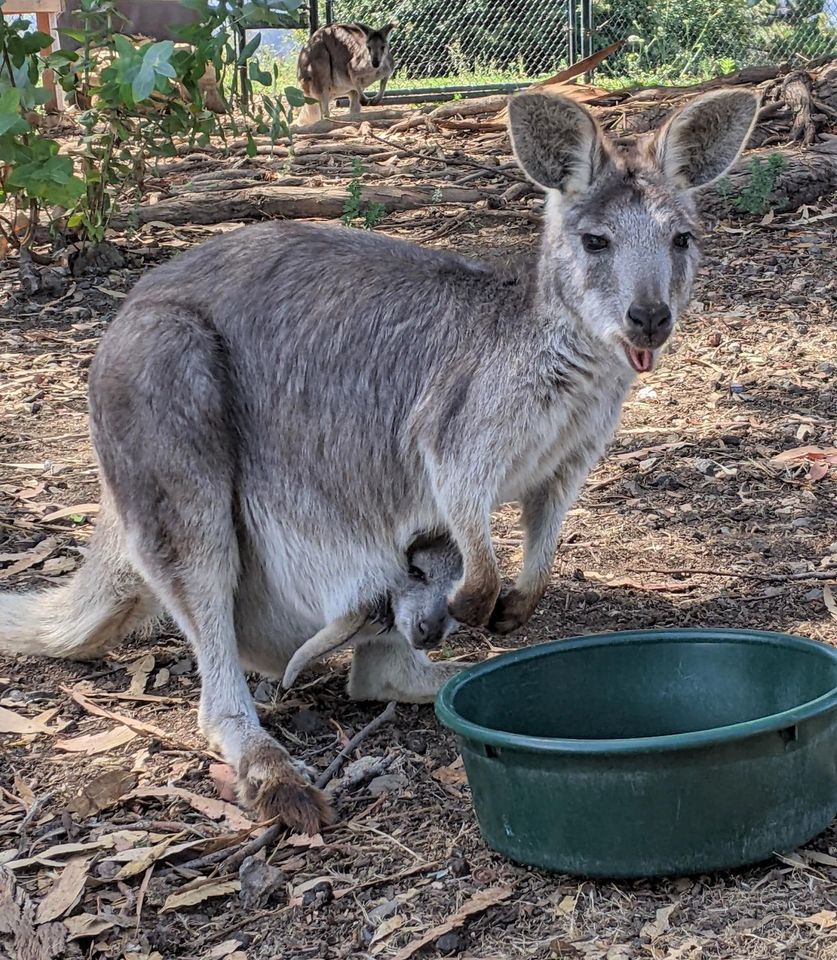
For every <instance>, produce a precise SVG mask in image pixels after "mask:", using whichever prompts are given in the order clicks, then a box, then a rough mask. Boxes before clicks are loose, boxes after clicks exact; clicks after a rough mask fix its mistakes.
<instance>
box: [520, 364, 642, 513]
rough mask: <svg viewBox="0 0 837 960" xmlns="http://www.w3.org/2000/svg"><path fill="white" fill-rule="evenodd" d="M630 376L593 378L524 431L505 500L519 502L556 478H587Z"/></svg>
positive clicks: (540, 413)
mask: <svg viewBox="0 0 837 960" xmlns="http://www.w3.org/2000/svg"><path fill="white" fill-rule="evenodd" d="M630 382H631V378H630V377H629V376H620V375H619V374H614V375H613V376H609V377H605V376H601V377H597V378H595V379H591V380H590V381H587V382H586V383H584V384H580V385H579V388H578V389H576V390H570V391H566V392H565V393H564V394H561V395H557V396H556V397H555V400H554V402H553V403H551V404H549V405H547V406H546V407H545V408H544V409H543V410H542V411H538V412H537V413H535V414H534V415H533V417H532V427H531V428H530V429H529V430H527V431H522V432H523V434H524V436H525V442H524V446H523V447H522V449H521V450H520V451H519V453H518V455H517V456H516V457H514V458H513V459H512V462H511V464H510V470H509V473H508V475H507V476H506V479H505V482H504V484H503V488H502V497H501V499H502V500H503V501H508V500H517V499H519V498H520V497H521V496H525V495H526V494H527V493H528V492H530V491H531V490H533V489H535V488H536V487H538V486H540V485H541V484H542V483H543V482H545V481H547V480H549V479H550V478H551V477H553V476H555V475H557V474H560V473H569V472H571V473H573V474H576V473H579V472H580V473H581V474H582V475H583V476H586V475H587V474H588V473H589V472H590V470H591V469H592V467H593V466H594V465H595V463H596V462H597V461H598V460H599V458H600V457H601V456H602V454H603V453H604V450H605V447H606V445H607V443H608V442H609V441H610V439H611V437H612V436H613V433H614V431H615V430H616V427H617V425H618V423H619V416H620V413H621V410H622V405H623V403H624V401H625V397H626V395H627V393H628V390H629V388H630Z"/></svg>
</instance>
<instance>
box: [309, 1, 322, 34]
mask: <svg viewBox="0 0 837 960" xmlns="http://www.w3.org/2000/svg"><path fill="white" fill-rule="evenodd" d="M319 26H320V4H319V0H308V33H309V34H312V33H314V32H316V30H317V29H318V28H319Z"/></svg>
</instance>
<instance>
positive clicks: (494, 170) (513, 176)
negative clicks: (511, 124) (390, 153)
mask: <svg viewBox="0 0 837 960" xmlns="http://www.w3.org/2000/svg"><path fill="white" fill-rule="evenodd" d="M334 122H335V123H348V122H349V121H344V120H335V121H334ZM366 136H368V137H372V139H373V140H378V141H380V142H381V143H385V144H386V145H387V146H388V147H389V148H390V149H392V150H395V151H397V152H398V153H406V154H407V155H408V156H411V157H418V158H419V160H431V161H433V162H434V163H443V164H445V165H446V166H447V165H448V164H451V163H452V164H454V165H456V164H458V165H459V166H461V167H473V168H474V169H476V170H485V171H487V172H488V173H490V174H495V175H496V174H499V175H500V176H501V177H505V178H506V179H507V180H516V181H518V182H519V183H528V182H529V181H528V180H526V178H525V177H523V176H522V175H521V174H519V173H516V172H514V171H513V170H503V169H502V168H500V167H488V166H486V165H485V164H483V163H477V162H476V160H468V159H467V158H466V157H445V159H444V160H443V159H442V158H441V157H434V156H430V155H428V154H426V153H421V151H419V150H412V149H410V147H405V146H402V145H400V144H397V143H393V142H392V141H391V140H387V139H385V138H384V137H380V136H378V134H377V133H372V131H371V130H370V131H368V132H367V133H366Z"/></svg>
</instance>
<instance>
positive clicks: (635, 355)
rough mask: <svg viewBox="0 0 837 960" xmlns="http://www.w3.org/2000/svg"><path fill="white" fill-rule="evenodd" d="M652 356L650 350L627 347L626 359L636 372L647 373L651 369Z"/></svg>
mask: <svg viewBox="0 0 837 960" xmlns="http://www.w3.org/2000/svg"><path fill="white" fill-rule="evenodd" d="M652 356H653V355H652V353H651V351H650V350H637V348H636V347H628V359H629V360H630V361H631V366H632V367H633V368H634V370H636V372H637V373H647V372H648V371H649V370H650V369H651V360H652Z"/></svg>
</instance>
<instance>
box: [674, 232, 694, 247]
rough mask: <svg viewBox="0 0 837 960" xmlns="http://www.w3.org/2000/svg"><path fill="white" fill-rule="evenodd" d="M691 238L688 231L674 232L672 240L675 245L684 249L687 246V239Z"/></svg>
mask: <svg viewBox="0 0 837 960" xmlns="http://www.w3.org/2000/svg"><path fill="white" fill-rule="evenodd" d="M691 239H692V235H691V234H690V233H675V235H674V240H673V241H672V242H673V243H674V245H675V247H679V248H680V249H681V250H685V249H686V247H688V246H689V241H690V240H691Z"/></svg>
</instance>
